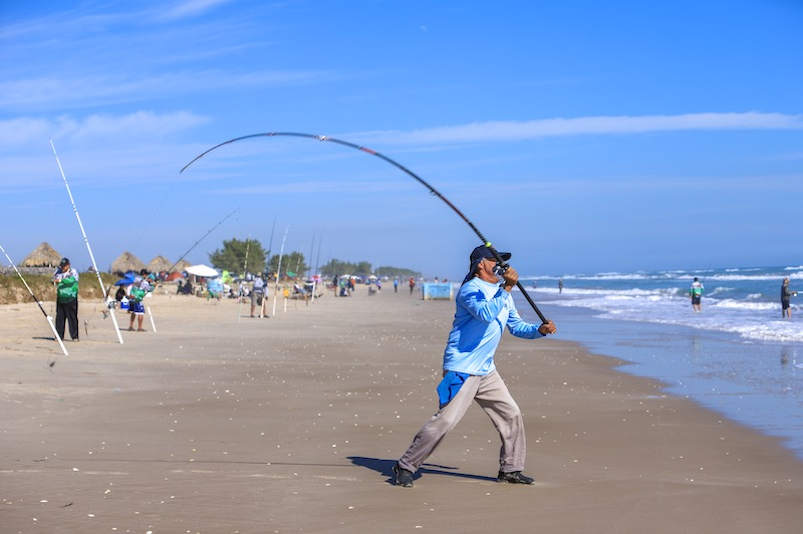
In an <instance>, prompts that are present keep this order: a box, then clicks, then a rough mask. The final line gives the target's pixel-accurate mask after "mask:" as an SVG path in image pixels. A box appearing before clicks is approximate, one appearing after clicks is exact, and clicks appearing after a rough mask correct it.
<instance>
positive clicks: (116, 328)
mask: <svg viewBox="0 0 803 534" xmlns="http://www.w3.org/2000/svg"><path fill="white" fill-rule="evenodd" d="M49 141H50V147H51V148H52V149H53V155H54V156H55V157H56V163H58V165H59V171H61V177H62V179H63V180H64V186H65V187H66V188H67V195H68V196H69V197H70V203H71V204H72V209H73V211H74V212H75V218H76V219H77V220H78V227H79V228H80V229H81V235H83V236H84V243H86V250H87V251H88V252H89V259H91V260H92V267H93V268H94V269H95V274H96V275H97V276H98V284H100V294H101V295H103V303H104V305H106V306H108V300H107V297H108V294H107V292H106V286H105V285H104V284H103V278H101V276H100V271H99V270H98V264H97V263H96V262H95V255H94V254H92V247H91V246H89V239H88V238H87V237H86V231H85V230H84V223H82V222H81V216H80V215H79V214H78V208H77V207H76V205H75V199H74V198H73V196H72V191H70V184H68V183H67V176H66V175H65V174H64V169H63V168H62V166H61V161H60V160H59V155H58V154H57V153H56V145H54V144H53V140H52V139H49ZM109 310H110V312H109V314H110V315H111V316H112V323H113V324H114V331H115V332H116V333H117V341H119V342H120V344H121V345H122V344H123V336H122V335H121V334H120V327H119V326H118V325H117V317H116V316H115V315H114V311H113V310H112V309H111V308H109Z"/></svg>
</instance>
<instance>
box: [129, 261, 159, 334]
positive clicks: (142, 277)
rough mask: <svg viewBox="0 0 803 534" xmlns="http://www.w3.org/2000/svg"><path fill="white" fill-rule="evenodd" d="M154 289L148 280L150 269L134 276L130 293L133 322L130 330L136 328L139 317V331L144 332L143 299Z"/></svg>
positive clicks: (130, 309)
mask: <svg viewBox="0 0 803 534" xmlns="http://www.w3.org/2000/svg"><path fill="white" fill-rule="evenodd" d="M152 290H153V286H151V284H150V282H149V280H148V270H147V269H142V270H141V271H140V272H139V276H137V277H136V278H134V283H133V284H131V295H129V299H128V300H129V304H128V313H130V314H131V323H130V324H129V325H128V329H129V330H130V331H133V330H134V318H136V319H137V331H138V332H144V331H145V329H144V328H142V321H143V320H144V319H145V305H144V304H143V303H142V299H144V298H145V295H146V294H147V293H148V292H150V291H152Z"/></svg>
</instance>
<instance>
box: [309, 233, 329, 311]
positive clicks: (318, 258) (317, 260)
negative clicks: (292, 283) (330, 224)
mask: <svg viewBox="0 0 803 534" xmlns="http://www.w3.org/2000/svg"><path fill="white" fill-rule="evenodd" d="M324 230H326V227H325V226H324V227H323V228H322V229H321V236H320V237H319V238H318V255H317V256H316V257H315V271H314V272H313V273H312V302H315V286H316V283H317V278H316V277H317V276H318V274H319V273H318V266H319V265H320V261H321V245H322V244H323V232H324ZM310 254H312V251H311V250H310ZM310 260H312V258H310ZM325 287H326V286H324V288H325Z"/></svg>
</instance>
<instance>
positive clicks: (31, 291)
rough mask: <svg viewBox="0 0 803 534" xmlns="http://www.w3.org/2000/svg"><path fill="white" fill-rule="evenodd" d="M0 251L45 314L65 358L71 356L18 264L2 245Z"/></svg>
mask: <svg viewBox="0 0 803 534" xmlns="http://www.w3.org/2000/svg"><path fill="white" fill-rule="evenodd" d="M0 250H1V251H3V255H4V256H5V257H6V259H7V260H8V264H9V265H11V266H12V267H13V268H14V271H16V273H17V276H19V277H20V280H22V283H23V284H25V289H27V290H28V293H30V294H31V298H33V301H34V302H36V305H37V306H39V309H40V310H42V313H43V314H44V316H45V319H47V324H48V325H50V330H51V331H52V332H53V335H54V336H55V338H56V341H58V342H59V347H61V352H63V353H64V355H65V356H69V354H67V348H66V347H65V346H64V342H63V341H62V339H61V336H59V333H58V332H56V325H54V324H53V318H52V317H50V316H49V315H48V314H47V312H46V311H45V309H44V308H43V307H42V302H41V301H40V300H39V298H37V296H36V295H35V294H34V292H33V289H31V286H29V285H28V282H26V281H25V278H23V276H22V273H21V272H20V270H19V269H17V266H16V264H14V262H13V261H11V258H9V257H8V254H7V253H6V249H4V248H3V246H2V245H0ZM54 365H56V360H55V359H54V360H53V361H52V362H50V363H48V366H50V367H53V366H54Z"/></svg>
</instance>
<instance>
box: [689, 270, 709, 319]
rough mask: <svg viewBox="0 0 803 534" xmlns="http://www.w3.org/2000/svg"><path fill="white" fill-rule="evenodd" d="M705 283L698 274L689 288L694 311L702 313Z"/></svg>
mask: <svg viewBox="0 0 803 534" xmlns="http://www.w3.org/2000/svg"><path fill="white" fill-rule="evenodd" d="M704 289H705V288H704V287H703V283H702V282H700V279H699V278H697V277H696V276H695V277H694V282H692V283H691V287H690V288H689V298H690V299H691V305H692V307H693V308H694V311H695V312H697V313H700V311H701V310H700V308H701V307H700V300H701V299H702V298H703V290H704Z"/></svg>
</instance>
